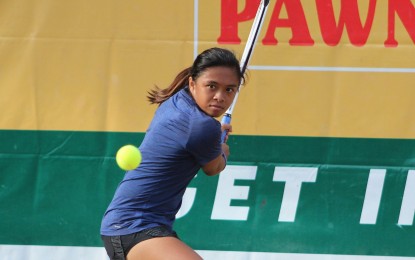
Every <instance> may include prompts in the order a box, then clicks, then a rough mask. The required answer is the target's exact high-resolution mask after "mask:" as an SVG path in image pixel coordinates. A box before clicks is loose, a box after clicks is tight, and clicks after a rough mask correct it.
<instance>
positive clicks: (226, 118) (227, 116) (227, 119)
mask: <svg viewBox="0 0 415 260" xmlns="http://www.w3.org/2000/svg"><path fill="white" fill-rule="evenodd" d="M230 123H231V115H230V114H225V115H223V117H222V125H223V124H230ZM227 134H228V132H227V131H226V130H224V131H223V132H222V136H221V138H220V140H221V141H222V143H224V142H225V137H226V135H227Z"/></svg>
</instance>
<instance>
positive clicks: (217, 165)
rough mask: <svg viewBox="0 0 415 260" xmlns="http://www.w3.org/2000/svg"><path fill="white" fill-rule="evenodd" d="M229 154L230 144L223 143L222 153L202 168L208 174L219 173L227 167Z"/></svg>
mask: <svg viewBox="0 0 415 260" xmlns="http://www.w3.org/2000/svg"><path fill="white" fill-rule="evenodd" d="M228 156H229V146H228V145H227V144H226V143H223V144H222V154H220V155H219V156H218V157H216V158H215V159H213V160H212V161H210V162H208V163H207V164H205V165H204V166H203V167H202V169H203V171H204V172H205V174H206V175H208V176H214V175H217V174H219V173H220V172H221V171H223V170H224V169H225V166H226V158H228Z"/></svg>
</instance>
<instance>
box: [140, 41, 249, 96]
mask: <svg viewBox="0 0 415 260" xmlns="http://www.w3.org/2000/svg"><path fill="white" fill-rule="evenodd" d="M219 66H223V67H229V68H233V69H235V73H236V74H237V75H238V78H239V79H240V82H243V81H244V79H245V77H244V75H243V74H242V72H241V69H240V67H239V60H238V59H237V58H236V57H235V54H234V53H233V52H231V51H229V50H226V49H222V48H211V49H207V50H205V51H204V52H202V53H200V54H199V55H198V56H197V57H196V59H195V61H194V62H193V65H192V67H189V68H187V69H184V70H182V71H181V72H180V73H179V74H177V76H176V78H175V79H174V80H173V82H172V83H171V84H170V86H168V87H167V88H165V89H160V88H159V87H157V86H156V87H155V88H154V89H152V90H150V91H149V92H148V96H147V98H148V101H149V102H150V103H151V104H161V103H163V102H164V101H166V100H167V99H168V98H169V97H171V96H173V95H174V94H175V93H176V92H178V91H179V90H181V89H182V88H184V87H185V86H187V84H188V80H189V77H192V79H193V80H196V79H197V78H198V77H199V76H200V75H201V74H202V73H203V72H204V71H205V70H206V69H208V68H210V67H219Z"/></svg>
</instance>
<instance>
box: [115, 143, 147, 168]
mask: <svg viewBox="0 0 415 260" xmlns="http://www.w3.org/2000/svg"><path fill="white" fill-rule="evenodd" d="M115 160H116V161H117V164H118V166H119V167H120V168H121V169H123V170H125V171H129V170H133V169H135V168H137V167H138V165H140V163H141V152H140V150H138V148H137V147H135V146H134V145H131V144H128V145H124V146H123V147H121V148H120V149H119V150H118V152H117V155H116V156H115Z"/></svg>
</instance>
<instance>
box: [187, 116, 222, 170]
mask: <svg viewBox="0 0 415 260" xmlns="http://www.w3.org/2000/svg"><path fill="white" fill-rule="evenodd" d="M220 138H221V126H220V123H219V122H218V121H217V120H215V119H214V118H211V117H206V118H196V119H194V120H192V124H191V128H190V133H189V138H188V141H187V144H186V149H187V150H188V151H189V152H190V153H191V154H192V155H193V156H194V157H195V159H196V161H197V162H198V163H199V164H200V165H201V166H203V165H205V164H206V163H208V162H210V161H212V160H213V159H215V158H216V157H218V156H219V155H220V154H221V153H222V146H221V140H220Z"/></svg>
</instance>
